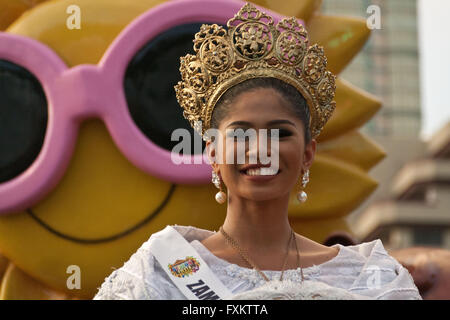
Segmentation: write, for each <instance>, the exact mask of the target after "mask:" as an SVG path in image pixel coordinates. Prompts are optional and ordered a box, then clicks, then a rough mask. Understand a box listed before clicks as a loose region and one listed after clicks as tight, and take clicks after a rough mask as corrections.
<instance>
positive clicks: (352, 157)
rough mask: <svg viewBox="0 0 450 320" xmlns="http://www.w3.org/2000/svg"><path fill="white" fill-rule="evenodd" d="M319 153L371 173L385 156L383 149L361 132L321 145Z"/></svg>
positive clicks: (345, 135) (348, 134) (350, 133)
mask: <svg viewBox="0 0 450 320" xmlns="http://www.w3.org/2000/svg"><path fill="white" fill-rule="evenodd" d="M317 150H318V151H317V152H318V154H320V155H327V156H331V157H334V158H337V159H341V160H344V161H346V162H349V163H352V164H354V165H356V166H358V167H360V168H361V169H363V170H365V171H369V170H370V169H371V168H372V167H373V166H375V165H376V164H377V163H378V162H380V161H381V160H382V159H383V158H384V157H385V156H386V153H385V152H384V150H383V148H382V147H381V146H380V145H378V144H376V143H375V142H374V141H373V140H372V139H370V138H369V137H368V136H366V135H364V134H363V133H361V132H359V131H350V132H349V133H346V134H344V135H341V136H339V137H337V138H335V139H332V140H327V141H325V142H322V143H319V144H318V146H317Z"/></svg>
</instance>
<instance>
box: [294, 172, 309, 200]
mask: <svg viewBox="0 0 450 320" xmlns="http://www.w3.org/2000/svg"><path fill="white" fill-rule="evenodd" d="M308 182H309V169H308V170H306V172H305V173H304V174H303V178H302V188H303V189H304V188H305V186H306V184H307V183H308ZM307 198H308V195H307V194H306V192H305V191H303V190H302V191H301V192H299V193H297V199H298V201H300V202H301V203H304V202H305V201H306V199H307Z"/></svg>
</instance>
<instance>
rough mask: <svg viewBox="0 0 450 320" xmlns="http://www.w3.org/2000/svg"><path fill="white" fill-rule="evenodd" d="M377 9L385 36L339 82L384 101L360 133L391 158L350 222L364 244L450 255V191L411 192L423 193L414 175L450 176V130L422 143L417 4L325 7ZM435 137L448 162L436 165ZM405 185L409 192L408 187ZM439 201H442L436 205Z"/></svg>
mask: <svg viewBox="0 0 450 320" xmlns="http://www.w3.org/2000/svg"><path fill="white" fill-rule="evenodd" d="M371 5H377V6H378V7H379V8H380V13H381V28H380V29H374V30H372V33H371V37H370V39H369V40H368V41H367V43H366V45H365V47H364V48H363V50H362V51H361V52H360V53H359V54H358V55H357V56H356V57H355V59H354V60H353V61H352V62H351V63H350V65H349V66H348V67H347V68H346V69H345V70H344V71H343V72H342V73H341V76H342V77H343V78H344V79H345V80H348V81H350V82H351V83H353V84H355V85H357V86H358V87H360V88H362V89H364V90H366V91H368V92H370V93H372V94H374V95H376V96H377V97H378V98H380V99H381V100H382V101H383V107H382V108H381V110H380V111H379V112H378V113H377V114H376V115H375V116H374V117H373V118H372V119H371V120H370V121H369V122H368V123H367V124H366V125H364V126H363V127H362V128H361V129H360V131H361V132H363V133H365V134H367V135H369V136H370V137H371V138H372V139H373V140H375V141H376V142H377V143H379V144H380V145H381V146H382V148H383V149H384V150H385V151H386V153H387V156H386V158H385V159H384V160H383V161H381V163H379V164H378V165H377V166H376V167H375V168H374V169H373V170H372V171H371V172H370V174H371V176H372V177H374V178H375V179H376V180H377V181H378V182H379V183H380V184H379V187H378V189H377V190H376V191H375V192H374V193H373V194H372V195H371V196H370V197H369V198H368V199H367V200H366V201H365V202H364V203H363V204H362V205H361V206H360V207H359V208H358V209H357V210H355V211H354V212H353V213H352V214H350V215H349V216H348V220H349V223H350V225H351V226H352V227H353V229H354V230H355V232H356V234H357V236H358V238H359V240H360V241H365V240H370V239H373V238H382V240H383V243H386V246H387V247H391V248H402V247H409V246H413V245H415V244H430V245H435V246H441V247H448V248H450V240H449V238H450V233H449V231H448V230H449V229H448V224H447V226H445V223H444V221H447V220H449V219H450V212H449V211H450V210H449V209H448V208H450V205H449V204H448V203H446V202H445V201H448V200H446V199H449V198H450V189H448V188H447V187H442V185H441V187H439V188H438V189H436V188H435V184H434V180H433V179H434V178H432V177H431V176H433V174H431V176H430V177H429V179H428V182H427V183H426V184H425V185H426V186H425V185H422V186H421V187H420V188H419V189H420V190H421V191H420V192H418V193H417V194H414V195H411V193H410V191H408V190H410V189H408V188H413V189H416V190H419V189H417V188H418V187H417V186H415V185H414V183H415V182H414V178H413V176H414V173H415V171H417V170H424V168H425V167H427V168H428V170H431V171H433V170H434V169H432V168H435V169H436V170H435V171H436V172H439V173H435V174H434V175H436V174H437V175H440V174H442V175H443V176H444V177H445V176H446V173H443V172H444V171H445V170H448V161H447V160H446V161H444V160H443V159H447V158H448V151H442V150H446V148H448V141H447V142H445V139H448V138H445V137H447V136H446V135H448V130H449V129H448V126H445V127H444V128H443V129H442V130H441V131H440V132H439V133H437V134H436V135H434V136H433V137H432V138H431V139H430V140H429V142H424V141H423V140H422V139H421V138H420V131H421V121H422V119H421V117H422V112H421V79H420V62H421V61H420V59H419V46H418V43H419V41H418V19H417V3H416V0H389V1H384V0H371V1H369V0H362V1H355V0H323V2H322V13H323V14H333V15H343V16H355V17H360V18H368V17H369V16H370V15H371V14H372V13H373V12H371V11H369V12H368V8H369V6H371ZM446 132H447V133H446ZM436 137H440V138H439V139H444V141H443V142H442V141H441V144H440V148H442V150H441V152H442V153H443V154H444V156H442V155H441V156H439V157H435V155H434V153H433V152H434V151H433V152H432V151H430V150H431V149H430V148H432V147H431V146H432V145H436V143H435V142H434V141H433V139H436ZM446 143H447V144H446ZM446 152H447V153H446ZM445 154H447V155H445ZM442 157H443V159H442ZM442 163H445V164H442ZM443 170H444V171H443ZM398 172H401V173H400V176H399V175H397V173H398ZM436 178H437V177H436ZM405 179H406V181H410V182H409V183H410V185H402V183H406V182H402V181H405ZM408 179H412V180H408ZM438 179H444V180H445V179H447V178H442V176H441V177H439V178H438ZM448 181H449V180H447V182H448ZM447 182H446V183H447ZM446 183H444V185H445V184H446ZM399 184H400V185H401V187H400V185H399ZM406 184H407V183H406ZM433 197H434V198H435V199H439V201H437V200H436V201H437V202H435V204H434V205H431V204H430V202H429V201H431V200H430V199H432V198H433ZM427 201H428V202H427ZM427 203H428V204H427ZM436 203H437V204H439V205H437V204H436ZM383 217H384V218H383ZM388 217H389V218H388ZM417 217H420V219H419V220H420V221H421V222H419V220H417V219H416V218H417ZM436 217H438V218H436ZM441 218H442V219H443V220H442V219H441ZM383 219H386V220H383ZM436 219H438V220H436ZM439 219H441V220H442V221H441V220H439ZM446 219H447V220H446ZM375 221H377V222H375ZM438 221H439V222H438ZM441 222H442V223H443V225H442V227H441ZM433 223H434V224H433ZM422 224H423V225H422ZM413 226H414V227H413ZM433 228H434V229H433Z"/></svg>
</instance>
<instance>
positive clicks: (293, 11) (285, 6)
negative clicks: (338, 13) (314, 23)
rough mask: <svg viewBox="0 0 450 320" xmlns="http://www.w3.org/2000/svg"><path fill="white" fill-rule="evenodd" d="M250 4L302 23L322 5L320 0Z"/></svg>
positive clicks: (258, 0)
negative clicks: (295, 18) (297, 19)
mask: <svg viewBox="0 0 450 320" xmlns="http://www.w3.org/2000/svg"><path fill="white" fill-rule="evenodd" d="M251 2H253V3H254V4H257V5H259V6H261V7H265V8H267V9H270V10H272V11H275V12H278V13H280V14H282V15H284V16H287V17H292V16H295V17H297V18H300V19H302V20H304V21H308V19H309V18H311V16H312V15H313V14H314V12H315V11H317V10H318V9H319V8H320V5H321V4H322V0H303V1H299V0H282V1H280V0H253V1H251Z"/></svg>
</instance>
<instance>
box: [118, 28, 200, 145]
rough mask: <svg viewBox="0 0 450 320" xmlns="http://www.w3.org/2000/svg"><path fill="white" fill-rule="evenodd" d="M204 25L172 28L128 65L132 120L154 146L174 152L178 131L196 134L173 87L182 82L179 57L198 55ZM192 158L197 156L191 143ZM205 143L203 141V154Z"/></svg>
mask: <svg viewBox="0 0 450 320" xmlns="http://www.w3.org/2000/svg"><path fill="white" fill-rule="evenodd" d="M201 25H202V23H192V24H184V25H179V26H176V27H173V28H171V29H169V30H167V31H165V32H164V33H162V34H160V35H158V36H157V37H156V38H154V39H152V40H151V41H150V42H148V43H147V44H146V45H145V46H144V47H143V48H142V49H141V50H140V51H139V52H138V53H137V54H136V55H135V56H134V57H133V59H132V60H131V62H130V63H129V65H128V67H127V70H126V74H125V79H124V90H125V95H126V99H127V104H128V109H129V111H130V114H131V117H132V118H133V121H134V122H135V123H136V125H137V126H138V127H139V129H140V130H141V131H142V132H143V133H144V134H145V135H146V136H147V137H148V138H149V139H150V140H151V141H152V142H154V143H155V144H157V145H158V146H160V147H162V148H164V149H166V150H169V151H171V150H172V149H173V147H174V146H176V145H177V144H178V143H179V141H171V136H172V132H173V131H174V130H176V129H179V128H184V129H187V130H189V132H190V136H191V137H192V138H193V137H194V134H197V133H195V132H194V130H193V129H192V127H191V126H190V124H189V122H188V121H187V120H186V119H185V118H184V117H183V112H182V109H181V107H180V105H179V104H178V102H177V100H176V97H175V90H174V86H175V85H176V84H177V83H178V81H180V80H181V77H180V71H179V68H180V57H182V56H184V55H186V54H187V53H191V54H195V52H194V50H193V43H192V39H194V36H195V34H196V33H197V32H198V30H200V27H201ZM191 141H192V143H191V145H192V148H191V154H195V151H194V143H193V139H191ZM204 147H205V143H204V141H202V150H204Z"/></svg>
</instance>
